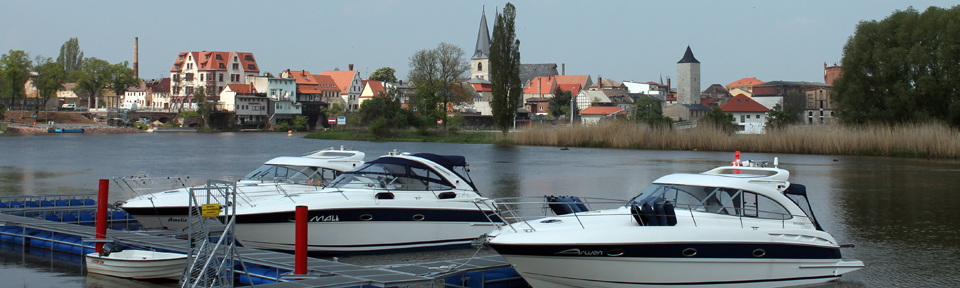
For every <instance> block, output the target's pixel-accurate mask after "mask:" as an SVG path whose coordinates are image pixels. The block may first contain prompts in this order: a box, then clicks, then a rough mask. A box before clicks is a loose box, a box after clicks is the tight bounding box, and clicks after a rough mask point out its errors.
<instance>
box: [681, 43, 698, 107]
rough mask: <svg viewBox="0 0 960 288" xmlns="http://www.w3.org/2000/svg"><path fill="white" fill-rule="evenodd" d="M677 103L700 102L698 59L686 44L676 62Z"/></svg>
mask: <svg viewBox="0 0 960 288" xmlns="http://www.w3.org/2000/svg"><path fill="white" fill-rule="evenodd" d="M677 80H678V81H677V104H700V61H697V58H694V57H693V51H690V46H687V52H685V53H683V59H680V61H678V62H677Z"/></svg>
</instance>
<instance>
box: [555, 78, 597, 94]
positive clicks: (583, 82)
mask: <svg viewBox="0 0 960 288" xmlns="http://www.w3.org/2000/svg"><path fill="white" fill-rule="evenodd" d="M553 78H554V79H557V85H565V84H576V85H580V89H585V88H586V87H590V85H593V79H590V75H556V76H553ZM573 95H577V93H574V94H573Z"/></svg>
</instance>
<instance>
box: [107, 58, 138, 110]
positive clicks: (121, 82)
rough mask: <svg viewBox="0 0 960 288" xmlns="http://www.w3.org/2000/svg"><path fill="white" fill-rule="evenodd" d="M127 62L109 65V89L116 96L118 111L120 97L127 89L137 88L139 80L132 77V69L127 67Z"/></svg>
mask: <svg viewBox="0 0 960 288" xmlns="http://www.w3.org/2000/svg"><path fill="white" fill-rule="evenodd" d="M127 65H128V63H127V61H123V62H121V63H117V64H113V65H110V69H109V74H108V76H109V78H108V79H109V81H110V89H111V90H113V92H114V93H116V94H117V103H116V105H117V106H116V108H117V109H120V97H121V96H122V95H123V94H124V93H126V92H127V89H130V88H132V87H139V86H140V82H141V80H140V79H139V78H135V77H133V69H130V67H128V66H127Z"/></svg>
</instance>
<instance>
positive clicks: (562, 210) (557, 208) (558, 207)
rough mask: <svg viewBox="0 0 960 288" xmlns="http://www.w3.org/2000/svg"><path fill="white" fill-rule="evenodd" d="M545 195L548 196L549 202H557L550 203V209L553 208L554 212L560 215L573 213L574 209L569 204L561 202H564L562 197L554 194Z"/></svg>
mask: <svg viewBox="0 0 960 288" xmlns="http://www.w3.org/2000/svg"><path fill="white" fill-rule="evenodd" d="M545 197H547V202H549V203H557V204H550V209H551V210H553V214H557V215H558V216H559V215H564V214H570V213H573V209H570V206H569V205H565V204H560V203H561V202H563V201H561V199H560V198H561V197H556V196H553V195H550V196H545Z"/></svg>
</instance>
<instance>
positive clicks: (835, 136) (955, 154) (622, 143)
mask: <svg viewBox="0 0 960 288" xmlns="http://www.w3.org/2000/svg"><path fill="white" fill-rule="evenodd" d="M508 137H509V138H508V140H509V141H510V142H512V143H513V144H517V145H539V146H568V147H607V148H628V149H646V150H703V151H734V150H740V151H744V152H765V153H793V154H826V155H878V156H901V157H921V158H960V131H958V130H957V129H954V128H951V127H950V126H947V125H944V124H941V123H922V124H898V125H885V124H873V125H857V126H839V125H838V126H793V127H789V128H787V129H784V130H780V131H768V132H767V133H766V134H762V135H750V134H729V133H726V132H723V131H722V130H720V129H716V128H714V127H697V128H692V129H683V130H674V129H657V128H651V127H649V126H648V125H646V124H637V123H631V122H626V121H608V122H605V123H602V124H600V125H597V126H593V127H585V126H577V127H573V128H570V127H547V126H536V127H532V128H529V129H526V130H524V131H522V132H518V133H513V134H511V135H510V136H508Z"/></svg>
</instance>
